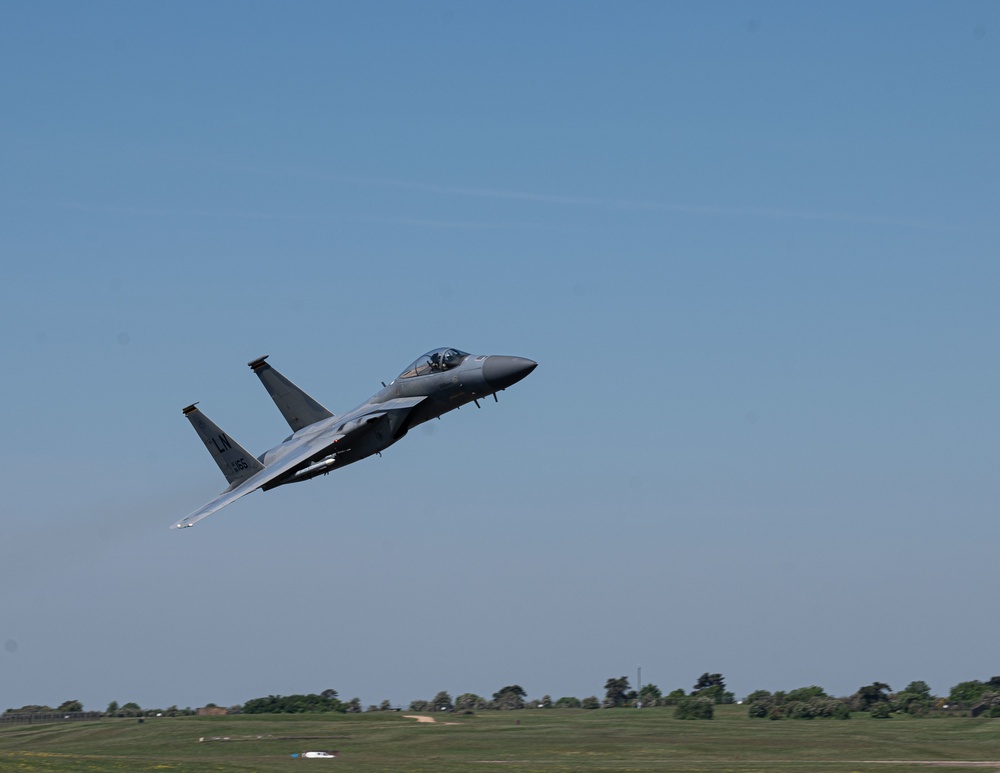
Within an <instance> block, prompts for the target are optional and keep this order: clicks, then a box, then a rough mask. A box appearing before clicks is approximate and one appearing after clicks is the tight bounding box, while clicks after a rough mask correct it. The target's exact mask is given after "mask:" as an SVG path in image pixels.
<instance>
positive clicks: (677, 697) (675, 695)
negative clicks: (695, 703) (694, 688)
mask: <svg viewBox="0 0 1000 773" xmlns="http://www.w3.org/2000/svg"><path fill="white" fill-rule="evenodd" d="M686 695H687V693H685V692H684V690H682V689H681V688H680V687H678V688H677V689H676V690H671V691H670V692H668V693H667V695H666V697H665V698H664V699H663V705H664V706H676V705H677V704H678V703H680V702H681V700H682V699H683V698H684V697H685V696H686Z"/></svg>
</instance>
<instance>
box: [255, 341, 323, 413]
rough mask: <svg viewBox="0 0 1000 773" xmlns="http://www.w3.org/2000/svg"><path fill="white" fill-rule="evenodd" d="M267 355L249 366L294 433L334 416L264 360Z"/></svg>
mask: <svg viewBox="0 0 1000 773" xmlns="http://www.w3.org/2000/svg"><path fill="white" fill-rule="evenodd" d="M266 359H267V355H266V354H265V355H264V356H263V357H259V358H257V359H256V360H253V361H252V362H248V363H247V364H248V365H249V366H250V370H252V371H253V372H254V373H256V374H257V378H259V379H260V381H261V383H262V384H263V385H264V388H265V389H266V390H267V393H268V394H269V395H271V399H272V400H274V404H275V405H277V406H278V410H279V411H281V415H282V416H284V417H285V421H287V422H288V426H289V427H291V428H292V431H293V432H298V431H299V430H300V429H302V428H303V427H308V426H309V425H310V424H315V423H316V422H317V421H321V420H323V419H329V418H330V417H331V416H333V414H332V413H330V412H329V411H328V410H327V409H326V408H324V407H323V406H322V405H320V404H319V403H317V402H316V401H315V400H313V399H312V398H311V397H310V396H309V395H307V394H306V393H305V392H303V391H302V390H301V389H299V388H298V387H297V386H295V384H293V383H292V382H291V381H289V380H288V379H287V378H285V377H284V376H282V375H281V374H280V373H278V371H276V370H275V369H274V368H272V367H271V366H270V365H268V364H267V363H266V362H264V360H266Z"/></svg>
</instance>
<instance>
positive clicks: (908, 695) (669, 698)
mask: <svg viewBox="0 0 1000 773" xmlns="http://www.w3.org/2000/svg"><path fill="white" fill-rule="evenodd" d="M736 702H737V701H736V697H735V695H734V694H733V693H732V692H730V691H729V690H727V689H726V683H725V679H724V678H723V676H722V674H710V673H708V672H705V673H704V674H702V675H701V676H700V677H698V680H697V681H696V682H695V684H694V686H693V687H692V689H691V690H690V691H685V690H683V689H681V688H678V689H676V690H673V691H671V692H669V693H667V694H665V695H664V694H663V692H662V691H661V690H660V689H659V688H658V687H657V686H656V685H655V684H644V685H642V686H641V687H640V688H639V689H638V690H635V689H632V687H631V685H630V684H629V680H628V677H625V676H620V677H617V678H611V679H608V680H607V681H606V682H605V684H604V697H603V699H602V698H598V697H597V695H591V696H588V697H586V698H582V699H580V698H576V697H573V696H565V697H562V698H558V699H556V700H553V699H552V697H551V696H549V695H544V696H542V697H541V698H538V699H533V700H529V699H528V695H527V693H526V692H525V690H524V688H523V687H521V686H520V685H517V684H512V685H507V686H506V687H502V688H501V689H499V690H498V691H497V692H495V693H493V695H492V696H491V697H490V698H485V697H482V696H480V695H476V694H475V693H462V694H461V695H459V696H458V697H457V698H455V699H454V700H453V699H452V697H451V695H450V694H449V693H447V692H445V691H441V692H439V693H438V694H437V695H435V696H434V698H433V699H432V700H415V701H412V702H411V703H410V705H409V710H410V711H462V712H474V711H485V710H499V711H510V710H518V709H526V708H533V709H552V708H556V709H560V708H566V709H614V708H649V707H652V706H673V707H674V716H675V717H678V718H680V719H711V718H712V716H713V713H714V707H715V706H716V705H718V704H731V703H736ZM740 703H743V704H744V705H745V706H746V707H747V713H748V714H749V716H750V717H752V718H755V719H816V718H831V719H849V718H850V716H851V714H852V712H868V713H869V714H870V715H871V716H872V717H877V718H878V717H889V716H890V715H892V714H909V715H912V716H925V715H928V714H930V713H942V714H943V713H948V714H969V715H971V716H986V717H1000V676H994V677H991V678H990V679H987V680H985V681H980V680H978V679H973V680H970V681H967V682H960V683H959V684H957V685H955V686H954V687H952V688H951V690H950V691H949V693H948V695H947V696H946V697H945V696H935V695H932V694H931V691H930V687H929V686H928V685H927V683H926V682H922V681H915V682H910V683H909V684H908V685H907V686H906V687H905V688H904V689H902V690H900V691H899V692H893V690H892V688H891V687H890V686H889V685H888V684H885V683H884V682H873V683H872V684H869V685H864V686H862V687H859V688H858V690H857V691H856V692H854V693H853V694H851V695H848V696H843V697H834V696H831V695H828V694H827V693H826V691H825V690H824V689H823V688H822V687H818V686H816V685H810V686H808V687H800V688H798V689H795V690H789V691H787V692H785V691H777V692H769V691H768V690H755V691H754V692H752V693H750V694H749V695H748V696H746V698H745V699H744V700H743V701H740ZM209 709H214V710H215V711H208V710H209ZM399 710H400V707H398V706H393V705H392V704H391V703H390V702H389V701H387V700H385V701H382V703H381V704H379V705H378V706H376V705H370V706H368V708H367V709H362V704H361V700H360V699H359V698H351V699H350V700H349V701H341V700H340V699H339V698H338V696H337V691H336V690H323V692H321V693H318V694H315V693H310V694H307V695H269V696H267V697H266V698H253V699H252V700H249V701H247V702H246V703H244V704H242V705H236V706H230V707H228V708H226V709H225V710H224V711H225V712H226V713H229V714H320V713H329V712H339V713H360V712H362V711H399ZM218 711H219V707H218V706H216V705H215V704H214V703H210V704H208V706H206V707H203V708H202V709H198V710H196V709H192V708H184V709H180V708H178V707H177V706H170V707H169V708H166V709H148V708H147V709H143V708H140V707H139V705H138V704H137V703H125V704H122V705H119V704H118V702H117V701H112V702H111V703H110V704H108V707H107V709H106V710H105V711H104V712H88V713H87V714H88V718H90V717H93V718H97V717H102V716H103V717H150V716H167V717H174V716H185V715H191V714H196V713H199V712H203V713H218ZM80 712H83V704H82V703H81V702H80V701H77V700H71V701H65V702H64V703H62V704H60V705H59V706H58V707H56V708H53V707H51V706H41V705H31V706H22V707H21V708H19V709H7V711H6V712H5V713H4V715H3V717H7V718H13V717H15V716H16V717H21V718H23V717H37V718H39V719H41V717H42V716H43V715H45V716H48V715H51V716H53V717H55V718H59V717H60V716H61V717H65V716H69V715H73V716H76V715H78V714H79V713H80Z"/></svg>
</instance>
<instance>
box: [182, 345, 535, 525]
mask: <svg viewBox="0 0 1000 773" xmlns="http://www.w3.org/2000/svg"><path fill="white" fill-rule="evenodd" d="M266 360H267V355H264V356H263V357H258V358H257V359H256V360H252V361H251V362H249V363H247V364H248V365H249V366H250V370H252V371H253V372H254V373H256V374H257V377H258V378H259V379H260V380H261V382H262V383H263V384H264V388H265V389H266V390H267V392H268V394H269V395H271V398H272V399H273V400H274V404H275V405H277V406H278V410H279V411H281V415H282V416H284V417H285V421H287V422H288V426H289V427H291V429H292V434H291V435H289V436H288V437H287V438H286V439H285V441H284V442H283V443H281V444H280V445H277V446H275V447H274V448H272V449H271V450H270V451H265V452H264V453H263V454H261V455H260V456H256V457H255V456H252V455H251V454H250V452H249V451H247V450H246V449H245V448H243V446H241V445H240V444H239V443H237V442H236V441H235V440H233V439H232V438H231V437H230V436H229V435H227V434H226V433H225V432H223V431H222V430H221V429H219V428H218V426H216V425H215V424H214V423H213V422H212V420H211V419H209V418H208V417H207V416H206V415H205V414H203V413H202V412H201V411H200V410H199V409H198V408H197V405H198V404H197V403H194V404H192V405H189V406H188V407H187V408H185V409H184V410H183V413H184V415H185V416H187V418H188V420H189V421H190V422H191V426H193V427H194V429H195V432H197V433H198V437H200V438H201V440H202V442H203V443H204V444H205V447H206V448H207V449H208V452H209V453H210V454H211V455H212V458H213V459H214V460H215V463H216V464H217V465H219V469H220V470H222V474H223V475H225V476H226V480H227V481H229V488H227V489H226V490H225V491H223V492H222V493H221V494H219V496H217V497H216V498H215V499H213V500H212V501H211V502H208V503H207V504H205V505H203V506H202V507H199V508H198V509H197V510H195V511H194V512H193V513H191V514H190V515H189V516H187V517H186V518H183V519H182V520H180V521H178V522H177V523H175V524H174V525H173V526H172V527H171V528H174V529H183V528H186V527H188V526H194V525H195V524H196V523H198V521H200V520H201V519H202V518H205V517H207V516H209V515H211V514H212V513H214V512H216V511H217V510H220V509H221V508H223V507H225V506H226V505H228V504H232V503H233V502H235V501H236V500H237V499H239V498H240V497H242V496H245V495H246V494H249V493H250V492H251V491H256V490H257V489H262V490H263V491H267V490H269V489H272V488H275V487H277V486H284V485H285V484H286V483H299V482H301V481H304V480H309V479H310V478H315V477H316V476H317V475H326V474H327V473H329V472H332V471H333V470H336V469H338V468H340V467H344V466H346V465H348V464H351V463H352V462H356V461H358V460H360V459H364V458H365V457H367V456H371V455H372V454H381V452H382V451H384V450H385V449H386V448H388V447H389V446H391V445H392V444H393V443H395V442H396V441H397V440H400V439H401V438H402V437H403V436H404V435H405V434H406V433H407V432H408V431H409V430H410V429H411V428H412V427H415V426H417V425H418V424H422V423H424V422H425V421H430V420H431V419H436V418H438V417H440V416H441V415H442V414H445V413H447V412H448V411H451V410H454V409H455V408H458V407H460V406H462V405H465V404H466V403H475V404H476V407H477V408H478V407H479V401H480V400H481V399H483V398H484V397H488V396H489V395H493V399H494V400H496V399H497V392H501V391H503V390H504V389H506V388H507V387H509V386H511V385H513V384H516V383H517V382H518V381H520V380H521V379H523V378H524V377H525V376H527V375H528V374H529V373H531V371H533V370H534V369H535V367H536V366H537V365H538V363H536V362H535V361H534V360H529V359H526V358H525V357H508V356H506V355H498V354H469V353H467V352H462V351H459V350H458V349H450V348H443V349H435V350H433V351H430V352H427V354H425V355H423V356H421V357H418V358H417V359H416V360H415V361H414V362H413V363H412V364H411V365H410V366H409V367H408V368H407V369H406V370H404V371H403V372H402V373H400V374H399V376H397V377H396V379H395V381H392V382H391V383H389V384H388V385H386V384H385V382H382V386H383V388H382V389H381V390H380V391H379V392H377V393H376V394H374V395H372V396H371V397H370V398H369V399H368V400H367V401H366V402H364V403H362V404H361V405H359V406H358V407H357V408H354V409H353V410H350V411H348V412H347V413H344V414H341V415H340V416H334V415H333V414H332V413H330V411H328V410H327V409H326V408H324V407H323V406H322V405H320V404H319V403H318V402H316V401H315V400H314V399H313V398H311V397H310V396H309V395H307V394H306V393H305V392H303V391H302V390H301V389H299V388H298V387H297V386H295V384H293V383H292V382H291V381H289V380H288V379H287V378H285V377H284V376H283V375H281V374H280V373H279V372H278V371H277V370H275V369H274V368H272V367H271V366H270V365H269V364H268V363H267V362H266Z"/></svg>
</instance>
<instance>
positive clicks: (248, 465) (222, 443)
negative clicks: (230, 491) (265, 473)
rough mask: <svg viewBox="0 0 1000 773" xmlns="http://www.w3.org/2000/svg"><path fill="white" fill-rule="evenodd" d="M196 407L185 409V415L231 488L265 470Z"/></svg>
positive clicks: (191, 406) (190, 406)
mask: <svg viewBox="0 0 1000 773" xmlns="http://www.w3.org/2000/svg"><path fill="white" fill-rule="evenodd" d="M196 405H197V403H195V404H194V405H189V406H188V407H187V408H185V409H184V415H185V416H187V417H188V421H190V422H191V426H192V427H194V431H195V432H197V433H198V437H200V438H201V440H202V442H203V443H204V444H205V448H207V449H208V452H209V453H210V454H211V455H212V458H213V459H215V463H216V464H217V465H219V469H220V470H222V474H223V475H225V476H226V480H228V481H229V487H230V488H233V487H235V486H238V485H239V484H241V483H242V482H243V481H245V480H247V478H250V477H252V476H254V475H256V474H257V473H258V472H260V471H261V470H263V469H264V465H263V464H261V463H260V462H259V461H257V460H256V459H255V458H254V457H253V456H252V455H251V454H250V452H249V451H247V450H246V449H245V448H244V447H243V446H241V445H240V444H239V443H237V442H236V441H235V440H233V439H232V438H230V437H229V436H228V435H227V434H226V433H225V432H223V431H222V430H221V429H219V428H218V427H217V426H216V424H215V422H213V421H212V420H211V419H210V418H208V417H207V416H206V415H205V414H203V413H202V412H201V411H199V410H198V409H197V408H196V407H195V406H196Z"/></svg>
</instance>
